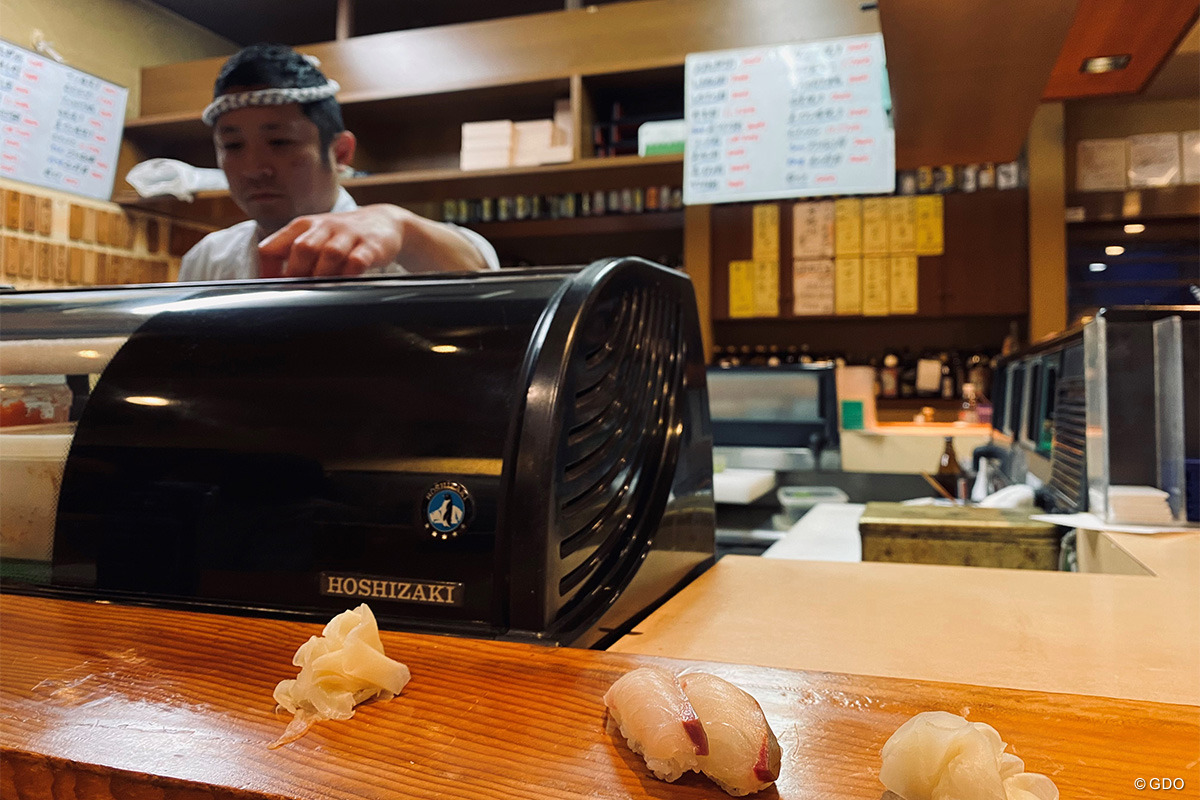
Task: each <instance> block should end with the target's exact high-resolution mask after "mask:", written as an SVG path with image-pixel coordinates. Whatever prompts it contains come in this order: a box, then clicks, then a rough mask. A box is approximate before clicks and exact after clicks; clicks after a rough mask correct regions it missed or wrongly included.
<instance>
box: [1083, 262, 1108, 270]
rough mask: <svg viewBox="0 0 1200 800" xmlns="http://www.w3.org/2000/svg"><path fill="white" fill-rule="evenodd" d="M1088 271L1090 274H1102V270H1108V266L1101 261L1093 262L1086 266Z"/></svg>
mask: <svg viewBox="0 0 1200 800" xmlns="http://www.w3.org/2000/svg"><path fill="white" fill-rule="evenodd" d="M1088 269H1089V270H1091V271H1092V272H1104V270H1106V269H1108V264H1105V263H1103V262H1101V261H1093V262H1092V263H1090V264H1088Z"/></svg>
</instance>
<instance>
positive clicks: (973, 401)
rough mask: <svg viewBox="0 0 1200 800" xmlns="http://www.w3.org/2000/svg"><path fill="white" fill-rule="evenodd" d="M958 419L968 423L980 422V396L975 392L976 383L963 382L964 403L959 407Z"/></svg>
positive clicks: (976, 423)
mask: <svg viewBox="0 0 1200 800" xmlns="http://www.w3.org/2000/svg"><path fill="white" fill-rule="evenodd" d="M958 421H959V422H965V423H966V424H968V425H978V424H979V398H978V397H977V396H976V394H975V385H974V384H971V383H964V384H963V390H962V405H961V406H960V407H959V409H958Z"/></svg>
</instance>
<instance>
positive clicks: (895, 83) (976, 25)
mask: <svg viewBox="0 0 1200 800" xmlns="http://www.w3.org/2000/svg"><path fill="white" fill-rule="evenodd" d="M1075 3H1076V0H974V1H973V2H961V1H960V0H879V18H880V25H881V26H882V28H883V35H884V41H885V43H886V48H887V61H888V73H889V75H891V76H892V80H891V88H892V101H893V104H894V117H895V127H896V167H897V168H898V169H913V168H916V167H920V166H928V165H935V164H970V163H975V162H983V161H995V162H1004V161H1012V160H1014V159H1015V158H1017V156H1018V155H1019V154H1020V152H1021V147H1022V145H1023V144H1024V142H1025V136H1026V134H1027V133H1028V132H1029V123H1030V121H1031V120H1032V119H1033V114H1034V111H1035V110H1036V109H1037V105H1038V102H1039V101H1040V99H1041V97H1042V90H1043V89H1044V88H1045V86H1046V79H1047V77H1048V76H1049V75H1050V71H1051V69H1052V68H1053V66H1054V63H1055V61H1056V60H1057V58H1058V54H1059V51H1060V50H1061V49H1062V46H1063V42H1064V41H1065V39H1066V36H1067V30H1068V29H1069V28H1070V25H1071V21H1072V19H1073V17H1074V12H1075Z"/></svg>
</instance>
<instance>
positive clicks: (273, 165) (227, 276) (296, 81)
mask: <svg viewBox="0 0 1200 800" xmlns="http://www.w3.org/2000/svg"><path fill="white" fill-rule="evenodd" d="M337 90H338V84H337V83H336V82H335V81H331V80H329V79H328V78H326V77H325V75H324V74H322V72H321V71H320V69H318V68H317V66H316V65H315V64H314V63H313V62H312V61H310V60H309V59H308V58H306V57H305V56H302V55H301V54H299V53H297V52H296V51H295V50H293V49H291V48H290V47H285V46H283V45H272V44H265V45H264V44H258V45H252V46H250V47H247V48H244V49H243V50H241V51H240V52H238V53H237V54H235V55H234V56H232V57H231V58H230V59H229V60H228V61H227V62H225V65H224V66H223V67H222V68H221V72H220V74H219V75H218V76H217V80H216V84H215V86H214V87H213V101H212V103H211V104H209V106H208V107H207V108H206V109H205V110H204V114H203V119H204V122H205V123H206V124H208V125H209V126H211V127H212V129H213V144H214V145H215V147H216V151H217V163H218V165H219V166H220V167H221V169H222V170H224V172H225V176H226V177H227V178H228V180H229V190H230V194H231V195H232V196H233V201H234V202H235V203H237V205H238V207H239V208H240V209H242V211H244V212H245V213H246V215H247V216H249V217H250V219H249V220H248V221H246V222H242V223H239V224H237V225H234V226H233V227H231V228H226V229H225V230H220V231H216V232H214V233H211V234H209V235H208V236H206V237H204V239H202V240H201V241H200V242H199V243H197V244H196V246H195V247H193V248H192V249H191V250H189V251H188V252H187V253H186V254H185V255H184V257H183V262H182V264H181V267H180V270H179V279H180V280H183V281H209V280H236V279H246V278H260V277H261V278H270V277H280V276H282V277H302V276H337V275H358V274H363V273H379V272H387V273H404V272H437V271H446V272H457V271H468V270H486V269H495V268H497V267H498V266H499V264H498V262H497V259H496V251H495V250H494V249H493V248H492V246H491V245H490V244H489V243H488V242H487V240H486V239H484V238H483V237H482V236H480V235H479V234H477V233H475V232H474V231H470V230H467V229H465V228H459V227H456V226H453V225H445V224H442V223H440V222H434V221H432V220H429V219H425V218H424V217H421V216H419V215H417V214H414V213H412V212H411V211H408V210H406V209H403V208H400V207H399V206H394V205H389V204H384V203H381V204H377V205H369V206H361V207H360V206H358V205H357V204H356V203H355V202H354V199H353V198H351V197H350V195H349V193H347V192H346V190H345V189H343V188H342V187H341V186H339V185H338V172H339V170H340V169H342V168H343V167H347V166H348V165H349V164H350V162H351V159H352V158H353V157H354V148H355V138H354V134H353V133H351V132H350V131H348V130H346V129H345V125H344V124H343V123H342V110H341V106H340V105H339V104H338V101H337V100H336V99H334V95H335V94H336V92H337Z"/></svg>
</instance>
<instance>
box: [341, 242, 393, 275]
mask: <svg viewBox="0 0 1200 800" xmlns="http://www.w3.org/2000/svg"><path fill="white" fill-rule="evenodd" d="M388 263H389V262H388V259H386V258H384V257H383V252H382V251H381V250H380V248H379V247H377V246H376V245H374V244H372V243H370V242H365V241H360V242H359V243H358V244H357V245H356V246H355V247H354V249H353V250H351V251H350V253H349V254H348V255H347V256H346V270H345V272H346V274H347V275H361V274H362V273H364V272H366V271H367V270H369V269H373V268H379V267H385V266H387V264H388Z"/></svg>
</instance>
